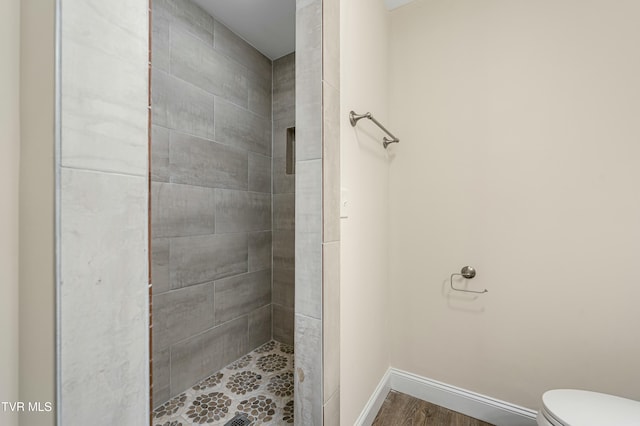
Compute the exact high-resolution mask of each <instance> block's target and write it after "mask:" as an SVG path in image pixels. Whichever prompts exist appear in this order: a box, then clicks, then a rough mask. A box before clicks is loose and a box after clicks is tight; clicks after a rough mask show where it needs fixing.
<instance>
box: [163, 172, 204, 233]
mask: <svg viewBox="0 0 640 426" xmlns="http://www.w3.org/2000/svg"><path fill="white" fill-rule="evenodd" d="M214 194H215V190H214V189H212V188H202V187H198V186H191V185H176V184H172V183H162V182H152V184H151V229H152V233H153V237H154V238H161V237H186V236H189V235H206V234H213V233H214V231H215V218H214V208H215V201H214Z"/></svg>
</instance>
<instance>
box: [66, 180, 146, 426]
mask: <svg viewBox="0 0 640 426" xmlns="http://www.w3.org/2000/svg"><path fill="white" fill-rule="evenodd" d="M146 187H147V179H146V178H144V177H137V176H126V175H120V174H110V173H100V172H89V171H81V170H74V169H66V168H62V170H61V183H60V189H61V200H60V212H61V216H60V238H61V239H60V247H61V251H60V262H61V264H60V274H61V277H62V280H63V283H64V284H63V285H62V286H61V287H60V291H61V294H60V303H61V305H60V312H61V319H60V320H61V324H60V326H61V330H62V340H61V344H62V346H61V358H60V362H61V370H60V374H61V380H62V382H61V384H60V385H61V390H62V407H61V410H62V420H63V424H69V425H76V424H101V425H107V424H145V423H146V422H147V421H148V415H147V412H148V411H147V410H145V407H146V406H148V405H149V402H148V398H149V390H148V386H146V385H145V383H148V379H149V344H148V326H149V324H148V315H149V310H148V284H147V259H146V258H147V225H146V217H147V190H146ZM106 342H108V344H106ZM105 389H118V392H106V393H105V391H104V390H105ZM96 419H99V420H98V421H96Z"/></svg>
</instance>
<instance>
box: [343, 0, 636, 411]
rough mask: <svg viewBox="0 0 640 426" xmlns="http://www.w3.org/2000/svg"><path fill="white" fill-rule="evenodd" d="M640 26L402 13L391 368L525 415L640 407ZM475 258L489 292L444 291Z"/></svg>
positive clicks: (628, 19) (490, 11)
mask: <svg viewBox="0 0 640 426" xmlns="http://www.w3.org/2000/svg"><path fill="white" fill-rule="evenodd" d="M639 17H640V3H638V2H636V1H617V2H610V1H606V0H590V1H586V2H585V1H582V0H566V1H562V2H558V1H554V0H541V1H530V2H515V1H511V0H485V1H482V2H478V1H475V0H454V1H451V0H428V1H427V0H422V1H417V2H415V3H413V4H410V5H408V6H406V7H403V8H400V9H398V10H396V11H394V12H392V19H391V22H392V23H391V46H390V49H391V56H390V63H391V64H392V65H391V77H390V81H391V86H390V93H391V104H390V111H391V126H392V127H391V128H392V129H394V130H395V131H397V133H398V135H399V137H400V138H401V139H402V143H401V144H400V145H399V146H398V147H397V149H396V153H397V156H396V158H395V159H394V161H393V163H392V166H391V172H390V176H391V180H390V182H391V183H390V193H391V196H390V205H391V213H390V214H391V228H390V229H391V243H392V245H391V280H390V288H391V295H392V299H391V300H392V318H393V322H392V336H393V339H392V342H391V348H392V355H391V364H392V365H393V366H394V367H397V368H400V369H404V370H408V371H410V372H413V373H416V374H419V375H423V376H426V377H429V378H432V379H436V380H441V381H443V382H446V383H449V384H452V385H456V386H460V387H463V388H466V389H470V390H473V391H477V392H480V393H483V394H487V395H490V396H492V397H496V398H500V399H503V400H506V401H510V402H513V403H516V404H520V405H523V406H525V407H530V408H537V406H538V401H539V396H540V394H541V393H542V392H544V391H545V390H547V389H550V388H558V387H578V388H586V389H593V390H598V391H602V392H608V393H613V394H617V395H622V396H625V397H629V398H634V399H640V387H639V386H638V383H639V382H640V364H639V362H638V360H640V333H638V331H637V328H638V327H637V326H638V324H639V323H640V309H638V300H640V285H638V278H637V276H636V274H635V272H634V267H635V265H636V264H637V263H638V254H639V253H640V195H639V194H640V191H639V187H638V185H639V182H640V167H638V158H640V143H638V141H639V140H640V126H638V117H639V116H640V79H639V78H638V76H639V75H640V56H639V55H638V40H640V26H638V18H639ZM365 39H366V37H365ZM376 90H377V89H376ZM345 263H346V262H345ZM370 263H371V264H374V263H375V261H373V260H372V261H371V262H370ZM467 264H470V265H472V266H474V267H476V268H477V270H478V276H477V278H475V279H474V280H473V281H471V282H470V283H469V286H470V287H472V288H474V289H482V288H485V287H486V288H488V289H489V293H488V294H486V295H483V296H479V297H469V296H465V295H462V294H452V293H451V292H450V291H449V289H448V285H449V284H448V278H449V274H451V273H453V272H457V271H459V270H460V268H461V267H462V266H464V265H467Z"/></svg>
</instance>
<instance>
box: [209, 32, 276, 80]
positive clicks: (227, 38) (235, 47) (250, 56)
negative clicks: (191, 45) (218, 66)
mask: <svg viewBox="0 0 640 426" xmlns="http://www.w3.org/2000/svg"><path fill="white" fill-rule="evenodd" d="M214 47H215V48H216V49H217V50H218V51H220V52H222V53H224V54H225V55H227V56H229V57H230V58H233V59H234V60H236V61H238V62H240V63H241V64H242V65H244V66H245V67H247V68H249V69H251V70H254V72H256V73H257V74H259V75H269V76H270V75H271V61H270V60H269V58H267V57H266V56H264V55H263V54H262V53H260V52H258V51H257V50H256V49H255V48H254V47H253V46H251V45H250V44H249V43H247V42H246V41H244V40H243V39H242V38H240V37H239V36H237V35H236V34H235V33H234V32H233V31H231V30H230V29H229V28H227V27H226V26H225V25H224V24H222V23H221V22H220V21H215V25H214Z"/></svg>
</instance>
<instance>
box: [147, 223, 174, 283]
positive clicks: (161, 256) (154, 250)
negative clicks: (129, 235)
mask: <svg viewBox="0 0 640 426" xmlns="http://www.w3.org/2000/svg"><path fill="white" fill-rule="evenodd" d="M152 230H153V229H152ZM151 284H153V285H152V289H153V293H154V294H158V293H164V292H165V291H169V289H170V287H169V238H153V239H152V240H151Z"/></svg>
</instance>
